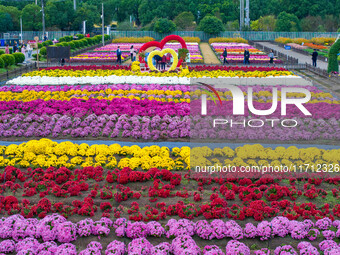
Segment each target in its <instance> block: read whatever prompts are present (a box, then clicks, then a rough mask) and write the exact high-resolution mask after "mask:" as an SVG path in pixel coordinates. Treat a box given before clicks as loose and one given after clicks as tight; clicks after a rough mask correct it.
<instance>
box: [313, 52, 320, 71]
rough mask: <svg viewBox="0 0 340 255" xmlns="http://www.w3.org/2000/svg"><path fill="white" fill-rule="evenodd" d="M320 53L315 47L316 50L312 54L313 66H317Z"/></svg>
mask: <svg viewBox="0 0 340 255" xmlns="http://www.w3.org/2000/svg"><path fill="white" fill-rule="evenodd" d="M318 56H319V54H318V53H317V52H316V49H314V52H313V54H312V60H313V66H314V67H316V61H317V60H318Z"/></svg>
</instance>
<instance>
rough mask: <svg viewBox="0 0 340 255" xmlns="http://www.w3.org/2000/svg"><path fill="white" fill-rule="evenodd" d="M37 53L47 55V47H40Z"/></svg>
mask: <svg viewBox="0 0 340 255" xmlns="http://www.w3.org/2000/svg"><path fill="white" fill-rule="evenodd" d="M39 53H40V54H41V55H43V56H46V55H47V49H46V47H42V48H41V49H40V51H39Z"/></svg>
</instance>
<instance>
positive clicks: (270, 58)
mask: <svg viewBox="0 0 340 255" xmlns="http://www.w3.org/2000/svg"><path fill="white" fill-rule="evenodd" d="M268 57H269V64H274V52H273V50H271V51H270V53H269V55H268Z"/></svg>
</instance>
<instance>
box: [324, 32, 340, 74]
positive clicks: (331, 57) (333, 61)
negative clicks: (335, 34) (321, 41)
mask: <svg viewBox="0 0 340 255" xmlns="http://www.w3.org/2000/svg"><path fill="white" fill-rule="evenodd" d="M339 51H340V40H339V39H338V40H337V41H336V42H335V43H334V44H333V45H332V47H331V48H330V49H329V52H328V68H327V71H328V73H331V72H339V62H338V53H339Z"/></svg>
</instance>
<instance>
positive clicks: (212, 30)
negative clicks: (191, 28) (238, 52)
mask: <svg viewBox="0 0 340 255" xmlns="http://www.w3.org/2000/svg"><path fill="white" fill-rule="evenodd" d="M198 29H199V30H200V31H203V32H205V33H207V34H212V35H217V34H219V33H220V32H222V31H224V27H223V23H222V21H221V20H220V19H218V18H216V17H214V16H210V15H208V16H205V17H204V18H203V19H202V20H201V22H200V24H199V26H198Z"/></svg>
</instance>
